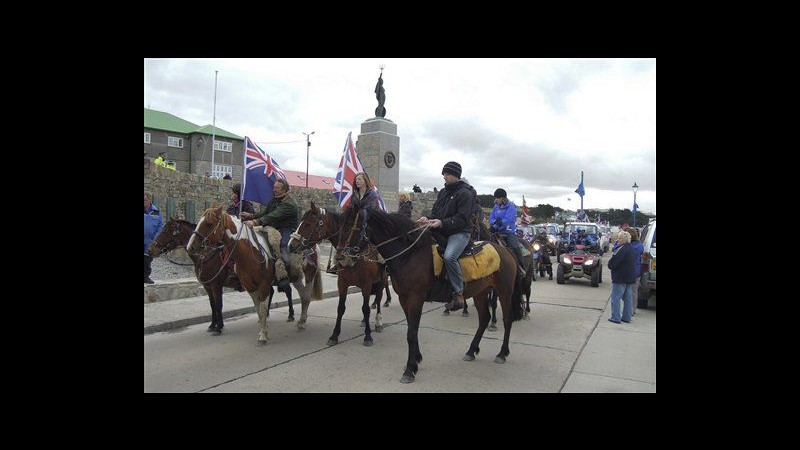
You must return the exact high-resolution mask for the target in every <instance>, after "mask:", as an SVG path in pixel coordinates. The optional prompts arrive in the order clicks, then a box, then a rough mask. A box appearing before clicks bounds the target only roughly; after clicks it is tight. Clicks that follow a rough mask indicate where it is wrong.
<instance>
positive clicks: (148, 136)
mask: <svg viewBox="0 0 800 450" xmlns="http://www.w3.org/2000/svg"><path fill="white" fill-rule="evenodd" d="M144 143H145V144H149V143H150V133H145V134H144Z"/></svg>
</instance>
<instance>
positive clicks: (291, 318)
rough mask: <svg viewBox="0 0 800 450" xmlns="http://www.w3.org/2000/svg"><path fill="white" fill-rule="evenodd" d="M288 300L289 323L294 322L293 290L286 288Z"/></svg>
mask: <svg viewBox="0 0 800 450" xmlns="http://www.w3.org/2000/svg"><path fill="white" fill-rule="evenodd" d="M285 294H286V300H287V301H288V302H289V317H288V318H287V319H286V321H287V322H294V306H292V288H290V287H289V288H286V292H285Z"/></svg>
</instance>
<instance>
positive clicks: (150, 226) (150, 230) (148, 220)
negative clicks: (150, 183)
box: [144, 192, 164, 284]
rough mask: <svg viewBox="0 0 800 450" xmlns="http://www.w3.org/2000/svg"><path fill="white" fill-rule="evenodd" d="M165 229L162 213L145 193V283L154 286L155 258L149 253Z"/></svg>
mask: <svg viewBox="0 0 800 450" xmlns="http://www.w3.org/2000/svg"><path fill="white" fill-rule="evenodd" d="M162 228H164V219H163V217H161V211H159V210H158V207H157V206H156V205H154V204H153V203H152V202H151V201H150V195H149V194H147V193H146V192H145V194H144V282H145V283H147V284H153V283H154V281H153V280H151V279H150V273H151V272H152V269H151V268H150V264H152V263H153V257H152V256H150V255H149V254H148V253H149V252H148V248H149V247H150V242H151V241H152V240H153V239H155V237H156V236H158V233H161V229H162Z"/></svg>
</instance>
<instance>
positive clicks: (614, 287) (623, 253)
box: [608, 231, 636, 323]
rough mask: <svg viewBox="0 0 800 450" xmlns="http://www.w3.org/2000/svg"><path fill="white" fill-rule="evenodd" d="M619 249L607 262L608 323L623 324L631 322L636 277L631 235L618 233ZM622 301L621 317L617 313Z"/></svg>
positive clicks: (623, 232) (622, 232) (625, 232)
mask: <svg viewBox="0 0 800 450" xmlns="http://www.w3.org/2000/svg"><path fill="white" fill-rule="evenodd" d="M617 240H618V241H619V247H617V248H616V249H615V250H613V253H614V255H613V256H612V257H611V259H610V260H608V268H609V269H610V270H611V317H609V318H608V321H609V322H614V323H619V322H620V320H622V321H623V322H625V323H629V322H630V321H631V315H632V312H633V284H634V279H635V277H636V269H635V267H634V266H635V265H636V259H635V258H636V255H635V250H634V249H633V247H632V246H631V235H630V233H628V232H627V231H620V232H619V234H618V235H617ZM620 300H622V316H620V311H619V301H620Z"/></svg>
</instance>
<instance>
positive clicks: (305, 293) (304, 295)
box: [292, 280, 311, 331]
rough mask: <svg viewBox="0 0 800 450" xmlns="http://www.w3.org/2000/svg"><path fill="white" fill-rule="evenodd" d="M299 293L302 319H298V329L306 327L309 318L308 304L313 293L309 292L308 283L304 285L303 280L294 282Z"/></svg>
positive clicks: (301, 329) (293, 284)
mask: <svg viewBox="0 0 800 450" xmlns="http://www.w3.org/2000/svg"><path fill="white" fill-rule="evenodd" d="M292 286H294V288H295V289H297V293H298V294H300V320H298V321H297V331H303V330H305V329H306V320H308V305H309V304H310V303H311V294H310V293H309V290H310V289H308V285H304V284H303V281H302V280H298V281H297V282H294V283H292Z"/></svg>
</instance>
